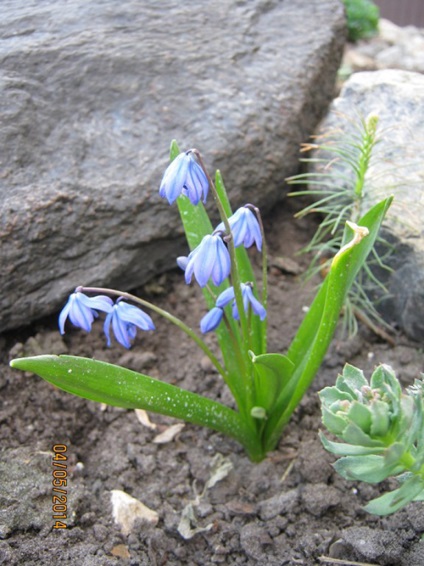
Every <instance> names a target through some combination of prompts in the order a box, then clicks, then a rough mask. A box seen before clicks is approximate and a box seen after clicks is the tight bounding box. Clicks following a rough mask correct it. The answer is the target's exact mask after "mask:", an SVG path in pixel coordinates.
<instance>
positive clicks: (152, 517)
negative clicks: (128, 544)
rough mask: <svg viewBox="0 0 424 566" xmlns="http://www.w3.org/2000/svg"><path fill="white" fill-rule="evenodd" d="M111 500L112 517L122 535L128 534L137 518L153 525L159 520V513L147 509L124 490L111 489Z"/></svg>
mask: <svg viewBox="0 0 424 566" xmlns="http://www.w3.org/2000/svg"><path fill="white" fill-rule="evenodd" d="M111 501H112V514H113V519H114V521H115V523H116V524H117V525H119V526H120V528H121V532H122V534H123V535H129V534H130V532H131V531H132V529H133V527H134V524H135V522H136V521H137V520H138V521H142V522H147V523H149V524H150V525H153V526H156V525H157V523H158V521H159V515H158V514H157V513H156V511H153V510H152V509H149V508H148V507H146V506H145V505H144V504H143V503H141V501H138V499H135V498H134V497H131V495H128V494H127V493H125V492H124V491H121V490H119V489H113V490H112V491H111Z"/></svg>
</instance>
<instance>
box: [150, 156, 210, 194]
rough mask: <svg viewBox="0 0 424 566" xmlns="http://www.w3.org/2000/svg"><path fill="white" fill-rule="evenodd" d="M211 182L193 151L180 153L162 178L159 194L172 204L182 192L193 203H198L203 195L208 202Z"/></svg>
mask: <svg viewBox="0 0 424 566" xmlns="http://www.w3.org/2000/svg"><path fill="white" fill-rule="evenodd" d="M208 189H209V182H208V179H207V177H206V174H205V172H204V171H203V169H202V167H201V166H200V165H199V163H198V162H197V161H196V159H195V157H194V154H193V152H192V151H187V152H186V153H180V154H179V155H178V156H177V157H176V158H175V159H174V160H173V161H172V162H171V163H170V165H169V166H168V168H167V169H166V171H165V174H164V176H163V178H162V182H161V184H160V188H159V194H160V196H161V197H162V198H166V199H168V202H169V204H172V203H173V202H174V201H175V200H176V199H177V197H179V196H180V195H181V194H183V195H186V196H188V198H189V199H190V201H191V202H192V204H198V203H199V201H200V199H201V198H202V196H203V202H206V197H207V195H208Z"/></svg>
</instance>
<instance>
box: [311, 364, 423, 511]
mask: <svg viewBox="0 0 424 566" xmlns="http://www.w3.org/2000/svg"><path fill="white" fill-rule="evenodd" d="M423 377H424V376H423ZM319 395H320V398H321V407H322V421H323V424H324V425H325V427H326V428H327V429H328V430H329V431H330V432H331V433H333V434H334V435H335V436H337V437H338V438H339V439H340V440H342V442H333V441H332V440H329V439H328V438H326V437H325V436H324V435H323V434H321V440H322V442H323V445H324V447H325V448H326V449H327V450H328V451H329V452H332V453H333V454H336V456H341V458H340V459H339V460H337V461H336V463H335V464H334V467H335V469H336V471H337V472H338V473H339V474H340V475H341V476H343V477H344V478H345V479H348V480H360V481H364V482H368V483H379V482H381V481H383V480H385V479H387V478H389V477H397V479H398V481H399V482H400V484H401V485H400V487H398V488H397V489H395V490H393V491H391V492H389V493H385V494H384V495H382V496H381V497H378V498H376V499H373V500H372V501H370V502H369V503H368V504H367V505H366V506H365V509H366V511H368V512H370V513H374V514H376V515H389V514H390V513H394V512H395V511H397V510H398V509H401V508H402V507H404V506H405V505H407V504H408V503H410V502H411V501H424V434H423V432H424V419H423V405H424V383H423V380H422V379H421V380H416V381H415V384H414V385H413V386H412V387H409V388H408V389H406V391H402V388H401V386H400V383H399V381H398V380H397V378H396V375H395V373H394V372H393V370H392V368H391V367H390V366H387V365H384V364H382V365H380V366H378V367H377V368H376V369H375V371H374V372H373V374H372V376H371V379H370V382H369V383H368V381H367V379H366V378H365V376H364V374H363V372H362V371H361V370H360V369H357V368H355V367H353V366H351V365H348V364H347V365H346V366H345V368H344V370H343V373H342V374H341V375H339V377H338V378H337V381H336V385H335V386H334V387H326V388H325V389H323V390H322V391H321V392H320V394H319Z"/></svg>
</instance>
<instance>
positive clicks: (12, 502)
mask: <svg viewBox="0 0 424 566" xmlns="http://www.w3.org/2000/svg"><path fill="white" fill-rule="evenodd" d="M294 206H297V205H295V204H294V201H289V200H287V199H286V200H284V201H283V202H282V203H281V204H280V205H279V206H278V207H276V208H275V210H274V211H273V213H272V215H271V216H268V217H267V218H266V219H265V225H266V231H267V234H268V235H269V245H270V252H271V256H272V259H273V260H274V261H275V258H281V257H284V258H291V259H294V260H295V261H296V262H297V263H298V264H299V266H300V267H301V268H302V269H304V268H305V265H306V261H307V260H306V258H304V257H302V256H301V257H299V256H296V255H295V254H296V251H297V250H298V249H299V248H301V247H302V245H304V244H305V243H306V242H307V239H308V237H309V236H310V235H311V230H312V229H313V223H312V222H311V221H310V220H306V219H305V220H301V221H298V220H294V219H293V212H294V208H293V207H294ZM79 283H83V282H80V281H76V282H75V284H76V285H77V284H79ZM70 291H72V289H70ZM139 292H140V293H142V296H144V297H146V298H148V299H151V300H154V301H155V302H157V303H158V304H159V305H160V306H163V307H165V308H166V309H168V310H170V311H171V312H174V313H176V314H177V315H179V316H181V318H183V319H184V320H186V321H187V322H189V323H191V324H193V325H194V326H196V325H197V321H198V320H200V318H201V316H202V315H203V314H204V312H205V309H204V306H203V303H202V299H201V296H200V293H199V292H198V290H197V289H196V288H195V287H188V286H186V285H185V283H184V281H183V277H182V273H181V272H178V271H175V272H172V273H168V274H166V275H163V276H161V277H159V278H158V279H157V280H155V281H153V282H151V283H150V284H149V285H147V286H146V287H145V288H144V289H142V290H139ZM312 296H313V284H312V283H309V284H308V285H304V286H301V283H300V280H299V276H296V275H293V274H290V273H285V272H283V271H281V269H279V268H276V267H272V268H271V270H270V307H269V311H268V312H269V323H270V337H269V351H271V352H272V351H275V352H284V351H285V350H286V349H287V347H288V345H289V343H290V341H291V338H292V337H293V335H294V333H295V330H296V328H297V327H298V324H299V322H300V320H301V318H302V316H303V310H302V309H303V307H305V306H307V305H308V304H310V301H311V298H312ZM154 318H155V322H156V326H157V331H156V332H154V333H148V334H146V333H139V334H138V337H137V340H136V342H135V344H134V347H133V349H132V350H130V351H129V352H128V351H126V350H124V349H123V348H121V347H120V346H119V345H118V344H116V343H115V344H114V345H113V347H112V348H106V346H105V340H104V336H103V335H102V332H101V329H102V324H101V323H96V324H94V327H93V331H92V333H91V334H89V335H86V334H85V333H84V332H82V331H79V330H72V329H71V328H70V327H67V328H68V331H67V333H66V335H65V337H64V340H63V339H62V338H61V336H60V335H59V333H58V331H57V318H56V317H54V318H52V319H50V320H44V321H42V323H40V324H38V325H36V326H34V327H31V328H29V329H24V330H22V331H21V332H15V333H12V334H9V335H7V336H3V337H2V338H0V349H1V362H2V372H1V374H0V391H1V399H0V402H1V412H0V439H1V447H2V451H1V459H0V481H1V484H0V485H1V487H0V500H1V503H0V564H8V565H17V564H27V565H34V566H35V565H37V566H42V565H51V564H62V565H68V564H69V565H77V564H78V565H81V566H91V565H102V566H109V565H118V564H128V565H129V564H131V565H153V566H155V565H157V566H160V565H169V566H171V565H178V564H187V565H208V564H247V565H253V564H260V565H279V566H282V565H285V564H289V565H295V564H296V565H297V564H301V565H312V564H345V565H347V564H352V563H353V562H355V563H356V562H361V563H364V562H366V563H370V564H376V565H377V564H378V565H391V566H419V565H423V564H424V546H423V544H422V543H421V536H422V534H423V532H424V506H423V504H422V503H415V504H411V505H409V506H408V507H407V508H406V509H405V510H403V511H400V512H398V513H397V514H395V515H394V516H391V517H388V518H384V519H380V518H377V517H373V516H371V515H368V514H367V513H365V512H364V511H363V510H362V506H363V505H364V504H365V503H366V502H367V501H369V500H370V499H371V498H373V497H376V496H377V495H378V494H379V487H378V486H369V485H361V484H360V483H356V482H346V481H344V480H342V479H341V478H340V477H338V476H337V475H336V474H335V473H334V472H333V470H332V467H331V462H332V461H333V457H332V456H331V455H329V454H327V453H326V452H325V451H324V449H323V448H322V446H321V444H320V441H319V439H318V435H317V432H318V430H319V428H320V412H319V403H318V399H317V395H316V392H317V391H318V390H320V389H321V388H322V387H324V386H326V385H330V384H333V383H334V381H335V378H336V376H337V373H338V371H340V370H341V369H342V367H343V365H344V363H345V362H349V363H352V364H355V365H357V366H359V367H361V368H362V369H363V370H364V371H365V372H366V374H367V376H369V375H370V371H371V370H372V368H373V367H374V366H375V365H376V364H378V363H380V362H385V363H389V364H391V365H392V366H393V367H394V368H395V370H396V371H397V372H398V375H399V376H400V378H401V380H402V382H403V383H404V384H409V383H412V381H413V380H414V378H416V377H418V376H419V373H420V371H422V368H423V353H422V351H421V350H420V349H419V348H418V345H417V344H413V343H409V342H408V341H407V340H406V338H404V337H403V336H401V335H400V336H397V338H396V341H397V345H396V347H395V348H392V347H390V346H389V345H388V344H386V343H384V342H381V341H380V340H378V339H377V338H375V337H374V336H373V335H372V334H370V332H369V331H368V330H367V329H363V328H362V329H361V332H360V335H359V336H357V337H356V338H354V339H352V340H343V339H341V338H340V337H339V338H337V337H336V339H335V340H334V342H333V344H332V347H331V350H330V352H329V353H328V355H327V358H326V360H325V363H324V364H323V366H322V368H321V370H320V372H319V374H318V376H317V378H316V380H315V382H314V384H313V386H312V388H311V390H310V391H309V392H308V393H307V395H306V396H305V398H304V400H303V401H302V403H301V405H300V407H299V408H298V410H297V411H296V413H295V415H294V417H293V419H292V421H291V423H290V425H289V426H288V427H287V429H286V431H285V433H284V436H283V438H282V439H281V442H280V445H279V447H278V449H277V450H276V451H275V452H273V453H271V454H270V455H269V456H268V458H267V459H266V460H265V461H263V462H262V463H260V464H252V463H251V462H250V461H249V460H248V459H247V457H246V456H245V454H244V453H243V450H242V449H241V447H240V446H239V445H238V444H237V443H236V442H234V441H232V440H229V439H226V438H224V437H223V436H222V435H220V434H218V433H215V432H213V431H209V430H204V429H201V428H199V427H196V426H193V425H186V426H185V427H184V428H183V429H182V431H181V432H180V433H179V434H178V435H177V436H176V437H175V438H174V439H173V440H172V441H170V442H168V443H164V444H158V443H154V442H153V439H154V438H155V437H156V436H157V434H158V433H160V432H162V431H164V430H166V429H167V428H168V427H169V426H170V425H171V424H174V423H175V421H173V420H172V419H170V418H165V417H161V416H158V415H153V414H151V415H150V418H151V420H152V422H153V423H155V424H156V425H157V427H156V430H150V429H149V428H147V427H146V426H143V425H142V424H141V423H140V422H139V420H138V418H137V416H136V414H135V412H134V411H127V410H123V409H118V408H114V407H107V408H105V407H102V406H100V405H99V404H96V403H94V402H89V401H85V400H83V399H78V398H76V397H73V396H71V395H69V394H67V393H65V392H63V391H60V390H58V389H55V388H53V387H52V386H50V385H49V384H47V383H45V382H44V381H42V380H41V379H39V378H38V377H34V376H30V375H25V374H23V373H21V372H18V371H13V370H11V369H10V368H9V367H8V365H7V363H8V360H9V359H10V358H11V357H17V356H21V355H24V354H25V355H27V354H38V353H60V352H67V353H70V354H75V355H78V354H79V355H83V356H94V357H96V358H98V359H103V360H105V361H110V362H114V363H116V362H117V363H122V364H123V365H125V366H126V367H128V368H131V369H136V370H139V371H143V372H146V373H150V374H151V375H153V376H161V377H162V378H163V379H165V380H169V381H170V382H172V383H175V384H178V385H181V386H182V387H184V388H187V389H190V390H192V391H196V392H198V393H203V394H206V395H208V396H211V397H213V398H217V399H220V400H222V401H223V402H226V403H231V400H230V396H229V394H228V391H227V390H226V388H225V386H224V385H223V383H222V381H221V379H220V377H219V376H218V375H217V374H216V373H214V371H213V369H212V368H211V366H210V365H209V364H208V360H205V359H204V357H203V354H202V352H200V351H198V350H197V349H196V348H195V347H192V346H191V344H189V342H188V340H187V339H186V337H185V335H184V334H182V333H181V332H179V331H178V330H177V329H175V328H174V327H172V326H171V325H169V324H168V323H167V322H166V321H162V320H160V319H159V320H158V318H157V317H154ZM209 340H210V343H211V344H212V343H213V336H210V338H209ZM60 444H64V445H66V447H67V452H66V455H67V457H68V460H67V463H66V465H67V468H66V473H67V480H68V484H67V486H66V489H67V497H68V500H67V511H66V513H67V518H66V521H64V522H66V524H67V528H66V529H53V525H54V524H55V521H54V519H53V518H52V469H57V468H52V455H53V453H52V447H53V446H54V445H60ZM217 458H218V459H220V461H221V462H224V463H227V464H228V462H230V463H231V464H232V469H231V470H230V471H229V473H228V474H227V475H226V476H225V477H223V479H221V480H220V481H219V482H217V483H216V484H215V485H214V486H212V487H210V488H209V489H206V490H204V488H205V485H206V482H207V481H208V479H209V478H210V476H211V473H212V472H211V470H212V467H213V466H214V464H216V461H217ZM228 465H229V466H230V464H228ZM59 475H60V474H59ZM389 485H390V483H389V482H385V484H384V485H383V486H382V487H385V488H387V487H388V486H389ZM112 490H123V491H125V492H126V493H127V494H129V495H131V496H133V497H135V498H136V499H138V500H140V501H141V502H143V503H144V504H145V505H146V506H147V507H149V508H150V509H152V510H154V511H155V512H156V513H157V514H158V521H157V524H156V525H154V524H151V525H149V524H146V523H145V522H144V523H143V522H140V523H137V524H136V525H135V527H134V528H133V530H132V532H131V533H130V534H129V535H124V534H122V532H121V529H120V527H119V526H118V525H116V524H115V522H114V519H113V516H112V505H111V491H112ZM190 503H191V508H190V509H191V510H192V511H193V514H192V516H191V521H190V523H189V527H190V528H199V531H198V532H197V533H196V534H194V536H192V538H189V539H185V538H183V536H182V535H181V534H180V532H179V525H180V521H181V518H182V516H183V515H184V516H186V514H187V509H189V508H188V507H187V506H188V505H189V504H190ZM180 530H181V528H180ZM189 534H190V532H189ZM191 534H192V532H191Z"/></svg>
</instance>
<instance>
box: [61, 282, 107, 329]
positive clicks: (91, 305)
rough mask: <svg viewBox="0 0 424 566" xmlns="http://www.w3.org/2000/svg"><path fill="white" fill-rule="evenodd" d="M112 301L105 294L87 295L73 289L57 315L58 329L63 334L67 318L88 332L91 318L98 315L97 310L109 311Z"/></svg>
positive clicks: (91, 321) (91, 322)
mask: <svg viewBox="0 0 424 566" xmlns="http://www.w3.org/2000/svg"><path fill="white" fill-rule="evenodd" d="M112 305H113V301H112V299H111V298H110V297H106V295H97V296H96V297H87V295H84V293H81V292H80V291H75V293H72V295H70V296H69V299H68V302H67V303H66V305H65V306H64V307H63V309H62V311H61V313H60V315H59V330H60V333H61V334H65V322H66V319H67V318H68V317H69V320H70V321H71V322H72V324H74V325H75V326H78V328H82V329H83V330H85V331H86V332H90V330H91V325H92V324H93V320H94V319H95V318H97V317H98V316H99V315H98V313H97V311H102V312H106V313H109V312H111V310H112Z"/></svg>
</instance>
